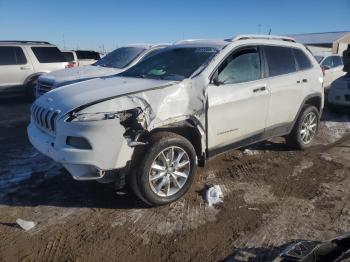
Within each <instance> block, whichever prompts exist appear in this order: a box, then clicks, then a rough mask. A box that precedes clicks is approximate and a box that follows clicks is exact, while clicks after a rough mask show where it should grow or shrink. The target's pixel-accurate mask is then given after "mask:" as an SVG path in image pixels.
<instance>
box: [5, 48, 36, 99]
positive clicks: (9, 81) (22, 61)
mask: <svg viewBox="0 0 350 262" xmlns="http://www.w3.org/2000/svg"><path fill="white" fill-rule="evenodd" d="M33 73H34V69H33V66H32V64H31V62H30V61H29V60H28V59H27V58H26V55H25V53H24V50H23V49H22V47H20V46H0V90H1V91H4V92H7V91H9V92H15V91H20V90H22V85H23V83H24V81H25V80H26V78H27V77H28V76H30V75H31V74H33Z"/></svg>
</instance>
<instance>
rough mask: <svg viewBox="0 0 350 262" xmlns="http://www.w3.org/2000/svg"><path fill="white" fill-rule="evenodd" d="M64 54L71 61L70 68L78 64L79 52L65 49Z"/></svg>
mask: <svg viewBox="0 0 350 262" xmlns="http://www.w3.org/2000/svg"><path fill="white" fill-rule="evenodd" d="M62 54H63V55H64V57H65V58H66V60H67V62H68V63H69V65H68V68H70V67H76V66H78V57H77V54H76V53H75V51H66V50H63V51H62Z"/></svg>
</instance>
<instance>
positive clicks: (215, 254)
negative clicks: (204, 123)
mask: <svg viewBox="0 0 350 262" xmlns="http://www.w3.org/2000/svg"><path fill="white" fill-rule="evenodd" d="M28 115H29V104H28V103H26V102H24V101H21V100H20V99H15V100H7V99H6V100H2V101H0V146H1V147H0V261H141V260H142V261H147V260H149V261H221V260H227V261H266V260H271V259H273V258H274V257H275V256H276V255H277V254H278V253H279V252H280V251H281V250H282V249H283V248H284V247H285V246H286V245H288V243H291V242H293V241H295V240H298V239H316V240H325V239H329V238H332V237H334V236H336V235H338V234H340V233H344V232H346V231H349V230H350V204H349V203H350V194H349V188H350V134H349V133H347V130H350V116H347V115H345V114H331V113H329V112H328V111H327V110H326V111H325V114H324V116H323V119H322V123H321V129H320V132H319V136H318V138H317V145H315V146H313V147H312V148H310V149H308V150H306V151H303V152H301V151H294V150H291V149H290V148H288V147H287V146H285V144H284V141H283V139H282V138H278V139H274V140H273V141H269V142H264V143H260V144H258V145H255V146H253V147H250V148H248V149H246V150H244V149H242V150H233V151H230V152H228V153H226V154H224V155H221V156H220V157H217V158H216V159H213V160H211V161H209V162H208V164H207V166H206V168H205V169H198V172H197V179H196V181H195V183H194V185H193V186H192V188H191V190H190V192H189V193H188V194H187V195H186V196H185V197H184V198H182V199H181V200H180V201H178V202H176V203H173V204H171V205H168V206H164V207H159V208H147V207H145V206H144V205H143V204H142V203H141V202H140V201H139V200H137V199H136V198H135V197H133V196H132V195H130V193H116V192H114V190H113V188H111V187H109V186H106V185H102V184H98V183H96V182H77V181H74V180H73V179H72V178H71V177H70V176H69V174H68V173H67V172H66V171H64V170H63V169H62V168H61V167H60V166H59V165H57V164H55V163H54V162H53V161H51V160H50V159H48V158H46V157H44V156H42V155H40V154H39V153H38V152H37V151H36V150H34V149H33V148H32V147H31V145H30V144H29V142H28V140H27V137H26V130H25V129H26V126H27V124H28V120H29V117H28ZM210 185H220V186H221V187H222V189H223V193H224V201H223V203H222V204H220V205H219V206H217V207H207V206H206V205H205V202H204V200H203V197H202V195H203V189H205V187H207V186H210ZM17 218H22V219H26V220H31V221H34V222H35V223H37V225H36V227H35V228H34V229H32V230H31V231H28V232H26V231H24V230H22V229H20V228H19V227H17V226H16V224H15V221H16V219H17Z"/></svg>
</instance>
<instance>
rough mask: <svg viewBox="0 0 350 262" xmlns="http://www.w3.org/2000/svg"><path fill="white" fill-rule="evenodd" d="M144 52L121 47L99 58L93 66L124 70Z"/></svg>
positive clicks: (142, 49)
mask: <svg viewBox="0 0 350 262" xmlns="http://www.w3.org/2000/svg"><path fill="white" fill-rule="evenodd" d="M144 50H146V49H144V48H142V47H121V48H118V49H116V50H114V51H113V52H111V53H109V54H108V55H106V56H105V57H103V58H101V59H100V60H99V61H97V62H96V63H95V64H94V65H95V66H104V67H115V68H124V67H126V66H127V65H128V64H130V63H131V62H132V61H133V60H134V59H135V58H136V57H138V56H139V55H140V54H141V53H142V52H143V51H144Z"/></svg>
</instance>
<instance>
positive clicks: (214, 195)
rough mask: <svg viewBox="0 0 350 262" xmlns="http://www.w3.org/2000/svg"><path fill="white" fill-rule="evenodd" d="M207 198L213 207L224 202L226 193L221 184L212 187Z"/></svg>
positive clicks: (207, 193)
mask: <svg viewBox="0 0 350 262" xmlns="http://www.w3.org/2000/svg"><path fill="white" fill-rule="evenodd" d="M205 198H206V199H205V200H206V202H207V204H208V206H210V207H212V206H214V205H215V204H218V203H221V202H223V198H224V195H223V193H222V190H221V188H220V186H219V185H215V186H212V187H210V188H209V189H208V190H207V192H206V196H205Z"/></svg>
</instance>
